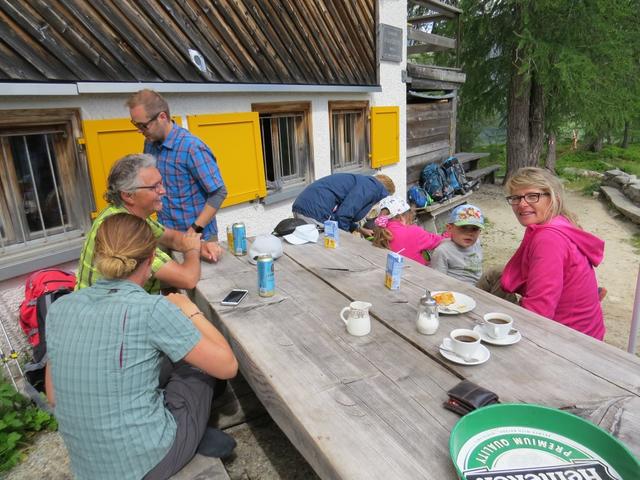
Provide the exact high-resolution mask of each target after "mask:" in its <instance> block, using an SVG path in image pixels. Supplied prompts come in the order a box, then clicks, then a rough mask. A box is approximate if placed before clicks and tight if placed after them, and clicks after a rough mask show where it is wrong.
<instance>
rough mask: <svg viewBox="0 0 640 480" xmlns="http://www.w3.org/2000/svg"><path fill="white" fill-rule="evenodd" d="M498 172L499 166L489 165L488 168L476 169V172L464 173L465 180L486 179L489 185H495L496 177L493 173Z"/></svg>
mask: <svg viewBox="0 0 640 480" xmlns="http://www.w3.org/2000/svg"><path fill="white" fill-rule="evenodd" d="M498 170H500V165H489V166H488V167H483V168H478V169H476V170H471V171H468V172H464V174H465V176H466V177H467V180H469V181H473V180H480V181H482V179H483V178H485V177H486V178H487V179H488V181H489V183H495V180H496V177H495V173H496V172H497V171H498Z"/></svg>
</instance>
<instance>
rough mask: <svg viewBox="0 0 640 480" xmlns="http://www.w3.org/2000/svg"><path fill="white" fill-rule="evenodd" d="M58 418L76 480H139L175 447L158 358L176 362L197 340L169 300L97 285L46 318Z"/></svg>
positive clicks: (115, 284) (124, 284) (113, 284)
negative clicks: (161, 385)
mask: <svg viewBox="0 0 640 480" xmlns="http://www.w3.org/2000/svg"><path fill="white" fill-rule="evenodd" d="M46 334H47V351H48V354H49V361H50V362H51V368H52V372H51V373H52V380H53V386H54V391H55V396H56V406H55V416H56V418H57V420H58V422H59V425H60V432H61V434H62V436H63V438H64V441H65V444H66V445H67V449H68V451H69V456H70V458H71V466H72V469H73V472H74V474H75V475H76V476H77V478H80V479H113V478H118V479H139V478H142V477H143V476H144V475H145V474H146V473H147V472H148V471H149V470H151V469H152V468H153V467H154V466H156V465H157V464H158V463H159V462H160V460H162V458H164V456H165V455H166V453H167V452H168V450H169V448H170V447H171V445H172V444H173V441H174V438H175V434H176V424H175V420H174V418H173V416H172V415H171V413H170V412H169V410H167V409H166V408H165V407H164V395H163V392H162V390H161V389H160V388H159V387H158V375H159V373H160V362H161V357H162V353H165V354H166V355H167V356H168V357H169V358H170V359H171V360H172V361H174V362H176V361H178V360H180V359H182V358H184V356H185V355H186V354H187V353H189V351H191V349H192V348H193V347H194V346H195V345H196V343H197V342H198V341H199V340H200V338H201V334H200V332H199V331H198V330H197V329H196V328H195V326H194V325H193V323H192V322H191V321H190V320H189V319H188V318H186V317H185V316H184V315H183V314H182V312H181V311H180V310H179V309H178V308H177V307H176V306H175V305H173V304H172V303H170V302H169V301H168V300H167V299H166V298H164V297H162V296H158V295H149V294H148V293H147V292H145V291H144V290H143V289H142V288H141V287H140V286H138V285H136V284H134V283H132V282H128V281H112V280H99V281H98V282H96V283H95V284H94V285H93V286H91V287H88V288H83V289H82V290H79V291H76V292H74V293H72V294H70V295H66V296H64V297H62V298H60V299H59V300H57V301H56V302H55V303H54V304H53V305H52V306H51V309H50V310H49V314H48V316H47V333H46Z"/></svg>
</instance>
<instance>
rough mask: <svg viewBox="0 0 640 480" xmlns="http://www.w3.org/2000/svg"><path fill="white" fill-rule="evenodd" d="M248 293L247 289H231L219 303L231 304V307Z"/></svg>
mask: <svg viewBox="0 0 640 480" xmlns="http://www.w3.org/2000/svg"><path fill="white" fill-rule="evenodd" d="M248 293H249V290H240V289H233V290H231V291H230V292H229V293H228V294H227V296H226V297H224V298H223V299H222V301H221V302H220V305H231V306H232V307H235V306H236V305H238V304H239V303H240V302H241V301H242V300H243V299H244V297H246V296H247V294H248Z"/></svg>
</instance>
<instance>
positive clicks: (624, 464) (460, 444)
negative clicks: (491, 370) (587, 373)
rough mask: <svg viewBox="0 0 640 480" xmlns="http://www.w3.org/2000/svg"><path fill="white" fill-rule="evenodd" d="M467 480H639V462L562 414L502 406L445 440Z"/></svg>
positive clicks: (474, 416)
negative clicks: (447, 441) (447, 440)
mask: <svg viewBox="0 0 640 480" xmlns="http://www.w3.org/2000/svg"><path fill="white" fill-rule="evenodd" d="M449 451H450V452H451V459H452V460H453V464H454V465H455V467H456V470H457V471H458V476H459V477H460V478H463V479H466V480H529V479H531V480H533V479H536V480H613V479H615V480H638V479H640V462H638V459H636V458H635V457H634V456H633V455H632V454H631V452H630V451H629V450H628V449H627V448H626V447H625V446H624V445H623V444H622V443H621V442H620V441H618V440H617V439H615V438H614V437H612V436H611V435H610V434H609V433H607V432H605V431H604V430H602V429H601V428H599V427H597V426H596V425H594V424H593V423H591V422H588V421H586V420H584V419H582V418H580V417H577V416H575V415H572V414H570V413H567V412H563V411H561V410H556V409H553V408H548V407H542V406H539V405H529V404H500V405H491V406H488V407H483V408H481V409H479V410H475V411H474V412H471V413H469V414H467V415H465V416H464V417H462V419H460V421H459V422H458V423H457V424H456V426H455V427H454V429H453V431H452V432H451V437H450V438H449Z"/></svg>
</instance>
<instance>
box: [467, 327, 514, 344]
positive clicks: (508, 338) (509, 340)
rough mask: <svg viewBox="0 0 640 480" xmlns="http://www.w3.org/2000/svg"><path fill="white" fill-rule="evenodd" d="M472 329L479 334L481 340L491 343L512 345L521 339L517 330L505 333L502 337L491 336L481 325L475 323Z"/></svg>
mask: <svg viewBox="0 0 640 480" xmlns="http://www.w3.org/2000/svg"><path fill="white" fill-rule="evenodd" d="M473 331H474V332H478V334H480V339H481V340H482V341H483V342H486V343H490V344H491V345H513V344H514V343H518V342H519V341H520V340H522V334H521V333H520V332H518V331H516V333H512V334H510V335H507V336H506V337H504V338H493V337H492V336H491V335H489V334H488V333H487V332H485V330H484V327H483V326H482V325H476V326H475V327H473Z"/></svg>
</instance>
